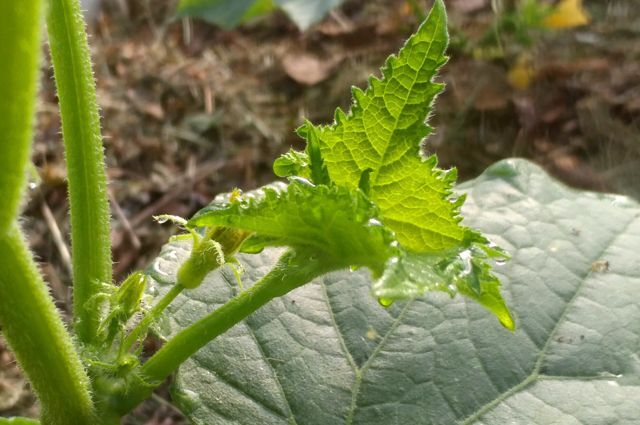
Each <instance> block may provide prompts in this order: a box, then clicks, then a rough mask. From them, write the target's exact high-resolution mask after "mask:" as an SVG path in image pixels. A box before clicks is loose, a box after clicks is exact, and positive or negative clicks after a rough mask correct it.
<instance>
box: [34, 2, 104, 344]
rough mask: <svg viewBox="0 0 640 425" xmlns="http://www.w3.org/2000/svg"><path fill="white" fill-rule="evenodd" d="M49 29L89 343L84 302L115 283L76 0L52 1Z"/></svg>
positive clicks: (82, 335) (91, 332)
mask: <svg viewBox="0 0 640 425" xmlns="http://www.w3.org/2000/svg"><path fill="white" fill-rule="evenodd" d="M47 28H48V31H49V46H50V49H51V57H52V60H53V70H54V74H55V80H56V86H57V89H58V98H59V100H60V114H61V118H62V135H63V138H64V145H65V153H66V160H67V169H68V173H67V174H68V181H69V199H70V205H71V206H70V209H71V240H72V255H73V281H74V282H73V302H74V318H75V330H76V333H77V335H78V339H79V340H80V341H81V342H83V343H91V342H94V341H95V337H96V331H97V329H98V322H99V317H98V311H97V309H91V308H86V306H85V304H86V302H87V300H89V299H90V298H91V296H92V295H94V294H95V293H97V292H98V291H99V290H100V285H101V283H108V284H110V283H111V267H112V264H111V242H110V239H109V226H110V223H109V203H108V198H107V180H106V174H105V168H104V153H103V147H102V136H101V134H100V115H99V113H98V104H97V102H96V89H95V82H94V79H93V73H92V70H91V59H90V56H89V47H88V44H87V34H86V32H85V26H84V20H83V18H82V14H81V12H80V5H79V3H78V0H51V1H50V2H49V9H48V13H47Z"/></svg>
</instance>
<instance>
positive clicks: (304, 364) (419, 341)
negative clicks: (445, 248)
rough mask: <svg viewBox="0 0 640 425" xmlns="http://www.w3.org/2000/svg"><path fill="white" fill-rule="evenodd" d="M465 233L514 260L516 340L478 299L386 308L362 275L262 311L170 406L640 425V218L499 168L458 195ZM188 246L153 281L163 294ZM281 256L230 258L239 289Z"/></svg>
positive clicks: (363, 417) (321, 420) (305, 416)
mask: <svg viewBox="0 0 640 425" xmlns="http://www.w3.org/2000/svg"><path fill="white" fill-rule="evenodd" d="M461 191H463V192H465V193H466V194H467V195H468V201H467V203H466V204H465V207H464V208H463V214H464V216H465V217H466V220H468V222H469V223H470V224H471V225H473V226H475V227H477V228H478V229H481V230H482V231H483V232H484V233H485V234H487V235H488V236H489V237H490V238H492V239H493V240H495V241H496V242H499V243H500V244H501V245H503V246H505V247H506V248H507V249H508V251H509V252H511V253H512V257H513V258H512V260H511V261H510V262H508V263H506V264H505V265H504V266H502V267H501V268H500V269H499V275H500V279H501V281H502V282H503V283H504V290H505V293H506V295H507V300H508V301H509V304H511V305H513V306H514V315H515V316H516V317H517V318H518V323H519V328H518V330H517V331H516V332H514V333H512V332H508V331H506V330H505V329H504V328H502V327H500V326H499V325H498V324H497V323H496V322H495V321H494V320H493V319H492V318H491V317H490V316H488V315H487V314H486V313H485V312H484V311H483V310H481V309H480V308H479V306H478V305H477V304H475V303H473V302H469V301H466V300H464V299H463V298H456V299H454V300H451V299H450V298H449V297H448V296H446V295H444V294H440V295H438V294H429V295H428V297H420V298H417V299H415V300H413V301H410V302H406V303H396V304H394V305H392V306H391V307H390V308H388V309H384V308H382V307H380V306H379V305H378V303H376V302H375V300H373V299H372V298H371V297H370V296H369V295H368V294H369V291H370V289H369V288H370V285H371V281H370V277H369V275H368V273H367V272H366V271H365V270H361V271H358V272H348V271H345V272H338V273H332V274H330V275H327V276H325V277H324V278H322V279H318V280H316V281H314V282H313V283H311V284H309V285H305V286H303V287H301V288H299V289H297V290H295V291H294V292H292V293H290V294H288V295H287V296H285V297H282V298H281V299H277V300H274V301H272V302H271V303H269V304H268V305H267V306H265V307H264V308H263V309H261V310H259V311H258V312H256V313H254V314H253V315H251V316H250V317H249V318H248V319H247V320H245V321H244V322H242V323H240V324H238V325H237V326H235V327H234V328H232V329H231V330H230V331H229V332H228V333H226V334H225V335H223V336H221V337H219V338H218V339H216V340H215V341H213V342H212V343H210V344H208V345H207V346H206V347H204V348H203V349H202V350H200V351H199V352H198V353H197V354H196V355H195V356H194V357H193V358H192V359H190V360H189V361H188V362H187V363H185V364H184V365H183V366H182V367H181V368H180V371H179V373H178V374H177V376H176V381H175V384H174V388H173V394H174V401H175V402H176V403H177V404H178V405H179V406H180V408H181V409H183V411H184V412H185V413H186V414H187V415H188V416H189V418H190V419H191V420H192V421H193V422H194V423H196V424H207V425H217V424H220V425H222V424H228V423H230V422H232V421H233V423H237V424H241V425H243V424H247V425H249V424H257V423H259V424H282V425H284V424H298V425H311V424H318V425H320V424H322V425H327V424H329V425H331V424H367V425H376V424H381V425H382V424H384V425H387V424H393V423H407V424H417V425H427V424H429V425H431V424H443V425H445V424H446V425H450V424H456V423H457V424H485V425H494V424H495V425H503V424H506V423H514V424H531V423H536V424H541V425H545V424H557V423H562V424H593V425H596V424H603V423H616V424H623V425H625V424H628V425H631V424H636V423H639V421H640V358H639V357H638V347H640V308H639V307H638V303H637V299H638V293H640V263H639V262H638V261H637V252H639V251H640V205H638V204H637V203H636V202H633V201H630V200H629V199H627V198H624V197H620V196H611V195H595V194H591V193H585V192H576V191H573V190H570V189H568V188H566V187H564V186H563V185H561V184H559V183H557V182H556V181H554V180H552V179H550V178H549V177H548V176H547V175H546V174H545V173H544V172H543V171H542V170H541V169H540V168H538V167H537V166H534V165H532V164H530V163H528V162H525V161H521V160H508V161H504V162H501V163H498V164H496V165H494V166H492V167H491V168H490V169H488V170H487V171H486V172H485V173H484V174H483V175H482V176H480V177H479V178H478V179H476V180H474V181H472V182H469V183H466V184H465V185H463V186H462V187H461ZM188 250H189V245H188V243H185V242H184V241H183V242H174V243H172V244H169V245H167V246H166V247H165V250H164V251H163V254H162V255H161V256H160V257H159V258H158V259H157V260H156V262H155V263H154V265H153V267H152V268H151V270H150V274H151V275H152V277H153V279H152V285H151V286H152V291H154V292H155V294H156V295H157V296H159V295H161V294H162V293H164V292H166V291H167V290H168V289H169V288H170V287H171V285H173V283H174V277H175V270H176V268H177V267H178V264H179V261H180V259H183V258H184V257H185V256H187V255H188ZM279 252H280V251H279V250H278V249H268V250H265V251H264V252H263V253H262V254H260V255H244V256H240V260H241V261H242V262H243V263H244V267H245V269H246V275H245V277H244V283H245V285H251V284H252V282H254V281H255V280H257V279H258V278H259V277H260V276H262V275H264V274H265V273H266V272H267V271H268V270H269V269H270V268H271V267H272V265H273V264H274V262H275V260H276V259H277V257H278V254H279ZM236 288H237V285H236V283H235V277H234V275H233V273H232V272H231V271H229V270H225V269H223V270H222V271H218V272H215V273H212V274H211V275H209V276H208V278H207V279H206V281H205V283H204V284H203V285H202V286H201V287H200V288H198V289H196V290H194V291H190V292H188V293H186V294H184V295H181V296H180V297H179V298H178V300H177V302H176V303H175V304H172V305H171V306H170V307H169V310H168V319H167V320H165V321H164V322H162V323H160V324H159V326H158V329H157V331H158V333H159V334H160V335H162V336H165V337H169V336H171V335H173V334H175V333H176V332H177V331H178V330H180V329H182V328H183V327H185V326H187V325H188V324H189V323H192V322H193V321H195V320H196V318H199V317H201V316H202V315H203V314H205V313H206V312H210V311H211V310H213V309H215V308H216V307H217V306H219V305H220V304H222V303H223V302H225V301H227V300H228V299H229V298H230V297H231V296H233V294H234V293H235V291H236Z"/></svg>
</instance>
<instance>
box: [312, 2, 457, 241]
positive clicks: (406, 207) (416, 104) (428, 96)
mask: <svg viewBox="0 0 640 425" xmlns="http://www.w3.org/2000/svg"><path fill="white" fill-rule="evenodd" d="M447 42H448V35H447V25H446V14H445V9H444V5H443V3H442V2H441V1H437V2H436V4H435V6H434V8H433V10H432V11H431V13H430V15H429V18H428V19H427V20H426V21H425V23H424V24H423V25H422V26H421V27H420V29H419V30H418V31H417V33H416V34H415V35H413V36H412V37H411V38H409V40H408V41H407V43H406V45H405V46H404V48H403V49H402V50H401V51H400V53H399V54H398V56H397V57H395V56H391V57H390V58H389V59H388V60H387V63H386V65H385V66H384V67H383V69H382V74H383V78H382V79H378V78H375V77H373V78H371V80H370V85H369V88H368V89H367V90H366V91H364V92H363V91H362V90H360V89H357V88H354V89H353V95H354V103H353V106H352V108H351V111H350V112H349V114H345V113H344V112H343V111H342V110H340V109H338V110H337V111H336V115H335V120H336V121H335V123H334V124H333V125H330V126H313V125H311V124H309V123H306V124H305V125H304V127H303V130H302V131H301V132H300V133H301V134H304V135H306V139H307V140H309V141H310V142H311V141H313V140H314V139H317V140H318V143H319V146H320V150H321V153H322V157H323V159H324V164H325V165H326V167H327V170H328V172H329V176H330V177H331V181H333V182H334V183H335V184H337V185H340V186H347V187H354V188H355V187H358V183H359V182H360V178H361V175H362V173H363V172H365V171H366V170H371V172H370V173H371V174H370V188H371V192H370V197H371V200H372V201H373V202H374V203H375V204H376V205H377V206H378V207H379V208H380V211H381V213H382V217H383V219H384V222H385V224H386V225H387V226H388V227H389V228H391V229H392V230H393V231H394V232H396V234H397V236H398V240H399V241H400V243H401V244H402V246H403V247H405V248H406V249H408V250H411V251H414V252H435V251H440V250H443V249H449V248H451V247H454V246H456V245H457V244H460V243H461V242H462V241H463V239H464V237H465V232H466V229H465V228H464V227H461V226H460V225H459V224H458V223H459V221H460V218H458V214H459V213H458V207H459V205H458V204H457V203H455V202H451V199H450V198H451V187H452V184H453V183H454V182H455V177H456V175H455V172H453V171H449V172H445V171H441V170H438V169H437V168H435V167H436V158H435V157H433V156H432V157H429V158H424V157H423V156H422V154H421V152H420V142H421V140H423V139H424V138H425V137H427V136H428V135H429V134H430V133H431V132H432V128H431V127H430V126H428V125H427V124H425V122H424V121H425V119H426V118H427V116H428V115H429V113H430V112H431V106H432V103H433V100H434V99H435V97H436V95H437V94H438V93H440V92H441V91H442V89H443V85H442V84H440V83H434V82H433V81H432V80H433V77H434V76H435V74H436V72H437V71H438V69H439V68H440V66H442V65H443V64H444V63H445V62H446V60H447V58H446V57H445V50H446V48H447Z"/></svg>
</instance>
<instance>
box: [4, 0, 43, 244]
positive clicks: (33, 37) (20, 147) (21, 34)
mask: <svg viewBox="0 0 640 425" xmlns="http://www.w3.org/2000/svg"><path fill="white" fill-rule="evenodd" d="M41 9H42V2H41V1H40V0H26V1H20V2H14V1H4V2H0V40H1V41H0V58H2V63H3V65H2V66H0V117H2V118H1V119H0V150H1V152H2V153H1V154H0V170H2V172H1V173H0V196H2V208H0V237H2V236H3V235H4V234H5V233H6V232H7V231H8V230H9V228H10V227H11V224H12V222H13V220H14V218H15V217H16V216H17V215H18V208H19V205H20V200H21V199H22V191H23V189H24V186H25V180H26V176H27V173H26V167H27V165H28V164H29V151H30V149H29V148H30V146H31V136H32V127H33V125H32V124H33V116H34V105H35V98H36V88H37V86H38V84H37V79H38V78H37V77H38V71H39V69H38V63H39V59H40V31H41V18H42V13H41V11H42V10H41Z"/></svg>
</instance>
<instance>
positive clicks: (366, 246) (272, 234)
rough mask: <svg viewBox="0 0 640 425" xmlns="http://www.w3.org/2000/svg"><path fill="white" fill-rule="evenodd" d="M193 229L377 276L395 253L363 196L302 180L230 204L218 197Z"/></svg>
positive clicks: (389, 236)
mask: <svg viewBox="0 0 640 425" xmlns="http://www.w3.org/2000/svg"><path fill="white" fill-rule="evenodd" d="M189 225H190V226H192V227H203V226H228V227H234V228H239V229H243V230H247V231H250V232H255V233H256V234H257V235H258V236H260V237H261V240H262V241H263V242H264V243H266V244H268V245H272V246H289V247H292V248H294V249H296V250H300V251H305V252H312V253H316V255H317V256H319V257H320V258H321V259H322V260H323V261H325V262H326V263H327V264H328V265H331V266H332V267H334V268H346V267H349V266H365V267H368V268H369V269H371V270H372V272H373V273H374V274H375V275H381V274H382V272H383V269H384V265H385V263H386V262H387V261H388V259H389V258H391V257H392V256H393V255H394V254H395V253H396V249H395V248H394V246H393V243H392V242H393V241H394V238H393V234H392V233H391V232H389V231H388V230H387V229H386V228H385V227H384V226H382V225H381V223H380V221H378V209H377V208H376V207H375V205H373V204H372V203H371V202H370V201H369V200H368V199H367V197H366V196H365V195H364V194H363V193H362V192H360V191H359V190H351V189H348V188H344V187H337V186H332V187H329V186H314V185H312V184H310V183H308V182H306V181H302V180H292V182H291V183H290V184H289V185H288V186H287V187H286V188H282V187H281V188H280V189H277V186H267V187H265V188H262V189H258V190H255V191H252V192H248V193H246V194H244V195H242V196H241V197H239V198H237V199H236V200H235V201H231V202H227V201H224V200H223V199H219V200H218V202H214V203H212V204H211V205H209V206H208V207H206V208H204V209H202V210H201V211H200V212H198V213H197V214H196V215H195V216H194V217H193V218H192V219H191V220H190V221H189Z"/></svg>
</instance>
